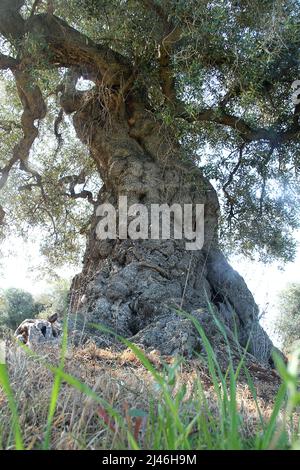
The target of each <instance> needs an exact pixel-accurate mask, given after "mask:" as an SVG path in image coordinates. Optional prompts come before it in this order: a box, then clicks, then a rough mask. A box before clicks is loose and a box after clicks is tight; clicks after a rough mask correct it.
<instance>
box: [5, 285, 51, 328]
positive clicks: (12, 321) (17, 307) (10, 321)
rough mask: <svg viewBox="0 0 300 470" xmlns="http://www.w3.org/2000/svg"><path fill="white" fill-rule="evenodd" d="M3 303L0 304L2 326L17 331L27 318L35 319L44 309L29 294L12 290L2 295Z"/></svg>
mask: <svg viewBox="0 0 300 470" xmlns="http://www.w3.org/2000/svg"><path fill="white" fill-rule="evenodd" d="M2 299H3V302H1V304H0V324H1V325H2V326H5V327H8V328H10V329H12V330H15V329H16V328H17V327H18V325H19V324H20V323H21V322H22V321H23V320H25V319H26V318H34V317H35V316H36V315H37V314H38V313H39V312H40V311H41V309H42V308H43V306H42V304H41V303H39V302H35V301H34V299H33V297H32V295H31V294H30V293H29V292H25V291H23V290H21V289H15V288H10V289H6V290H4V291H3V293H2Z"/></svg>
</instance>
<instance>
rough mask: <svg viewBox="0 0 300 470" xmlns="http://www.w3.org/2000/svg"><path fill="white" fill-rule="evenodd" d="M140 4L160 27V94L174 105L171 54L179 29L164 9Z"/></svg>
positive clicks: (145, 1) (149, 1)
mask: <svg viewBox="0 0 300 470" xmlns="http://www.w3.org/2000/svg"><path fill="white" fill-rule="evenodd" d="M142 4H143V5H144V7H145V8H146V9H147V10H148V11H151V12H152V13H154V15H155V16H156V18H157V19H158V20H159V21H160V23H161V25H162V31H163V32H162V37H161V38H160V44H159V48H158V64H159V77H160V84H161V89H162V92H163V94H164V96H165V98H166V99H167V102H168V104H171V105H173V106H175V104H176V88H175V79H174V71H173V67H172V63H171V53H172V50H173V47H174V45H175V44H176V42H177V41H178V40H179V39H180V36H181V28H180V27H179V25H174V24H173V23H172V22H171V21H170V20H169V18H168V15H167V14H166V13H165V11H164V9H163V8H162V7H161V6H160V5H158V4H157V3H156V2H155V1H154V0H142Z"/></svg>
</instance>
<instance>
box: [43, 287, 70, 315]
mask: <svg viewBox="0 0 300 470" xmlns="http://www.w3.org/2000/svg"><path fill="white" fill-rule="evenodd" d="M69 291H70V281H69V280H67V279H56V280H55V281H52V283H51V284H50V289H49V290H48V291H47V292H43V293H42V294H40V295H39V296H38V297H37V298H36V301H37V302H38V303H39V304H41V305H42V309H41V311H40V313H39V316H40V317H42V318H47V317H48V316H50V315H53V314H54V313H57V314H58V317H59V320H62V318H63V316H64V315H65V314H66V313H67V312H68V304H69Z"/></svg>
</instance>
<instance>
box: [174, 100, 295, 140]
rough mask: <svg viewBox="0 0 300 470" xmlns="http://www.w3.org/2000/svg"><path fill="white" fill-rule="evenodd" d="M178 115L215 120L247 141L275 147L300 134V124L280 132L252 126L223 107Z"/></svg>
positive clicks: (188, 119)
mask: <svg viewBox="0 0 300 470" xmlns="http://www.w3.org/2000/svg"><path fill="white" fill-rule="evenodd" d="M177 117H179V118H182V119H184V120H186V121H187V122H190V123H195V122H214V123H216V124H221V125H223V126H227V127H231V128H232V129H234V130H236V131H237V132H239V134H240V135H241V137H242V138H243V139H244V141H246V142H250V141H260V140H261V141H268V142H270V143H271V144H272V145H274V147H277V146H278V145H280V144H283V143H285V142H288V141H289V140H292V139H294V138H296V137H298V136H299V135H300V126H299V124H293V125H292V126H291V127H290V128H289V129H287V130H286V131H282V132H278V131H275V130H274V129H272V128H267V129H265V128H263V127H258V128H252V127H251V126H250V125H249V124H248V123H247V122H246V121H245V120H243V119H242V118H240V117H238V116H234V115H231V114H228V113H226V112H225V111H224V110H223V109H222V108H210V109H205V110H202V111H201V112H199V113H197V114H195V115H189V114H187V113H186V112H185V111H184V112H181V111H179V113H178V114H177Z"/></svg>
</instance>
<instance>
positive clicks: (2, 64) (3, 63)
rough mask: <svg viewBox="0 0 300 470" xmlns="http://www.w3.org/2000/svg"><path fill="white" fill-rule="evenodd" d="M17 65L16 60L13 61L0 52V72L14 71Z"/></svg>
mask: <svg viewBox="0 0 300 470" xmlns="http://www.w3.org/2000/svg"><path fill="white" fill-rule="evenodd" d="M18 63H19V62H18V61H17V60H16V59H13V58H12V57H9V56H7V55H4V54H2V53H1V52H0V69H1V70H7V69H11V70H14V69H16V67H17V66H18Z"/></svg>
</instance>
